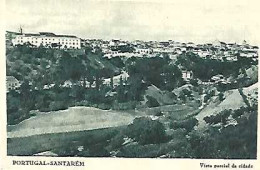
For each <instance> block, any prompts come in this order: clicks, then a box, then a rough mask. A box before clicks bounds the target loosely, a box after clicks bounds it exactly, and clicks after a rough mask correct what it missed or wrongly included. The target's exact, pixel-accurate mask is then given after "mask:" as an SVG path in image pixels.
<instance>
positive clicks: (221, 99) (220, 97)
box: [218, 92, 225, 101]
mask: <svg viewBox="0 0 260 170" xmlns="http://www.w3.org/2000/svg"><path fill="white" fill-rule="evenodd" d="M218 97H219V100H220V101H223V100H224V99H225V96H224V94H223V93H222V92H220V93H219V94H218Z"/></svg>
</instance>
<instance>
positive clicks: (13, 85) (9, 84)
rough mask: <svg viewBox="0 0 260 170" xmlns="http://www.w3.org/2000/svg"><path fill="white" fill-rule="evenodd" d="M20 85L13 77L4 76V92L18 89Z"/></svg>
mask: <svg viewBox="0 0 260 170" xmlns="http://www.w3.org/2000/svg"><path fill="white" fill-rule="evenodd" d="M20 86H21V84H20V82H19V80H17V79H16V78H15V77H14V76H6V90H7V92H9V91H10V90H16V89H18V88H20Z"/></svg>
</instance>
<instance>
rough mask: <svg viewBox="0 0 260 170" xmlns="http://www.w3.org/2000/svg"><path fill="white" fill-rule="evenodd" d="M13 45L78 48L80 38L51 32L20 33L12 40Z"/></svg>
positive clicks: (79, 46)
mask: <svg viewBox="0 0 260 170" xmlns="http://www.w3.org/2000/svg"><path fill="white" fill-rule="evenodd" d="M12 43H13V45H14V46H16V45H19V44H20V45H22V44H26V43H28V44H31V45H32V46H35V47H39V46H40V45H42V46H44V47H52V48H62V49H66V48H68V49H80V48H81V39H80V38H78V37H76V36H71V35H56V34H54V33H51V32H40V33H39V34H20V35H17V36H16V38H14V39H13V40H12Z"/></svg>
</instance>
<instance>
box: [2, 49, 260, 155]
mask: <svg viewBox="0 0 260 170" xmlns="http://www.w3.org/2000/svg"><path fill="white" fill-rule="evenodd" d="M114 50H119V51H120V52H131V51H132V50H133V48H132V47H129V46H125V47H120V49H114ZM256 64H257V63H256V62H255V61H252V60H251V59H246V58H241V57H240V56H238V60H237V61H224V62H223V61H219V60H214V59H207V58H205V59H203V58H200V57H199V56H198V55H195V54H194V53H189V52H188V53H183V54H181V55H179V56H178V57H177V60H176V62H174V61H173V60H171V59H170V58H169V56H168V55H163V57H159V56H156V57H151V58H148V57H143V58H139V57H134V56H133V57H130V58H121V57H114V58H104V57H103V53H102V51H101V49H99V48H95V49H92V48H90V47H86V48H85V49H84V50H60V49H46V48H42V47H40V48H30V47H28V46H26V45H23V46H18V47H14V48H10V49H7V75H12V76H14V77H16V78H17V79H18V80H19V81H20V82H21V83H22V84H21V87H20V89H19V91H14V90H11V91H10V92H8V93H7V118H8V119H7V120H8V124H17V123H19V122H21V121H22V120H24V119H26V118H29V117H30V116H33V114H34V110H39V111H41V112H48V111H56V110H62V109H67V108H68V107H71V106H81V105H82V106H92V107H96V108H100V109H104V110H106V109H114V110H131V109H136V108H141V107H147V108H146V109H147V110H148V111H147V112H149V115H152V113H150V112H152V110H149V109H152V108H157V109H158V108H160V106H161V105H162V104H161V103H163V102H162V101H163V100H161V101H160V102H159V100H157V98H156V97H154V96H152V94H151V95H149V94H148V95H147V94H146V90H147V89H148V87H151V85H154V86H155V87H156V88H158V89H159V90H158V91H157V92H158V93H160V95H161V96H164V95H165V96H168V97H169V96H171V97H169V98H170V100H176V102H172V103H173V104H176V105H178V106H179V107H180V108H183V107H185V105H188V104H189V106H187V107H190V105H191V103H192V102H190V101H193V103H195V104H194V105H196V107H195V106H194V105H193V106H194V107H193V108H194V110H196V109H197V108H198V107H199V106H198V105H200V104H202V103H204V104H207V103H209V102H211V101H212V98H213V97H215V98H217V99H218V101H217V102H222V101H224V100H225V95H224V94H225V91H226V90H228V89H232V88H241V87H244V86H248V85H251V84H253V83H255V82H256V80H252V79H250V78H248V76H246V71H245V70H246V69H248V68H249V67H250V66H251V65H256ZM181 68H183V69H185V70H191V71H193V73H194V79H192V80H191V81H190V84H189V86H190V88H183V89H181V88H182V87H183V85H185V83H186V82H185V81H184V80H183V79H182V72H181ZM122 72H126V73H127V74H128V75H129V77H128V78H127V79H126V78H122V76H121V77H120V79H119V82H117V83H115V82H114V81H113V77H114V76H118V75H120V74H121V73H122ZM217 74H222V75H223V76H224V77H225V78H230V80H231V84H229V85H228V86H223V85H221V84H215V85H214V87H206V86H198V81H199V80H202V81H210V79H211V77H212V76H214V75H217ZM108 79H109V80H110V83H107V84H105V83H104V80H108ZM66 84H67V85H66ZM179 88H180V90H179V91H178V89H179ZM176 89H177V90H176ZM175 90H176V91H175ZM173 91H174V92H176V94H175V93H174V92H173ZM239 93H240V95H241V96H242V98H243V100H244V102H245V103H246V107H241V108H240V109H237V110H231V109H232V108H230V110H224V111H222V112H220V113H217V114H212V115H211V116H206V117H205V118H204V120H205V122H206V124H207V130H206V131H205V132H203V133H200V132H198V131H196V128H195V127H196V126H197V125H198V120H197V119H196V118H195V117H194V113H193V111H192V109H193V108H192V109H190V110H189V112H192V114H191V113H187V116H184V114H183V115H182V113H183V112H182V110H181V109H180V111H178V113H174V114H173V113H171V112H170V111H169V112H168V114H165V112H161V111H160V110H159V109H158V110H157V111H154V112H155V114H154V115H153V116H154V117H157V118H156V119H157V120H152V119H151V118H149V116H147V117H141V118H136V119H135V120H134V121H133V123H132V124H130V125H128V126H127V127H120V128H119V129H120V130H111V132H110V131H109V132H108V134H105V135H103V134H102V135H100V136H98V135H97V136H98V137H97V136H96V138H97V139H96V138H95V139H96V140H97V141H98V142H95V141H89V139H90V138H91V137H89V136H87V137H84V136H83V137H82V138H81V139H80V140H79V141H78V142H79V143H80V145H82V146H84V148H85V150H84V151H83V152H79V151H78V150H77V146H76V145H75V144H71V143H69V142H68V143H69V144H68V145H70V146H68V147H66V149H63V150H62V151H61V150H60V149H55V150H54V151H55V152H56V153H58V154H59V155H61V156H68V155H69V156H75V155H77V156H117V157H159V156H163V157H180V158H183V157H185V158H187V157H189V158H256V134H257V133H256V132H257V104H254V105H250V103H249V101H248V100H247V96H246V95H245V94H244V93H243V91H242V89H239ZM144 96H145V97H144ZM200 97H203V98H200ZM142 101H146V102H145V104H144V102H142ZM174 107H175V105H174ZM176 107H177V106H176ZM177 114H180V115H177ZM100 134H101V133H100Z"/></svg>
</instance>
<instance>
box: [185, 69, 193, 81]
mask: <svg viewBox="0 0 260 170" xmlns="http://www.w3.org/2000/svg"><path fill="white" fill-rule="evenodd" d="M182 78H183V80H184V81H188V80H190V79H192V78H193V72H192V71H187V70H183V71H182Z"/></svg>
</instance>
